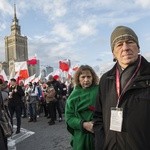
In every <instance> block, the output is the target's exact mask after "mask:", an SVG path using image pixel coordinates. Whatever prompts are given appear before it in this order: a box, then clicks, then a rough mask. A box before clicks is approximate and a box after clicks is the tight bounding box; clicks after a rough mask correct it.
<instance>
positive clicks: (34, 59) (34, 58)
mask: <svg viewBox="0 0 150 150" xmlns="http://www.w3.org/2000/svg"><path fill="white" fill-rule="evenodd" d="M27 63H28V65H36V64H37V58H36V56H34V57H32V58H31V59H29V60H27Z"/></svg>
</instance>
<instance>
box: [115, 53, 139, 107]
mask: <svg viewBox="0 0 150 150" xmlns="http://www.w3.org/2000/svg"><path fill="white" fill-rule="evenodd" d="M140 65H141V55H140V61H139V63H138V67H137V68H136V70H135V72H134V73H133V75H132V76H131V78H130V80H129V81H128V82H127V83H126V85H125V87H124V88H123V90H122V92H120V74H119V70H118V68H117V67H116V90H117V95H118V100H117V106H116V107H118V105H119V102H120V100H121V97H122V96H123V94H124V93H125V90H126V89H127V87H128V86H129V84H130V83H131V82H132V80H133V78H134V77H135V76H136V74H137V72H138V71H139V68H140Z"/></svg>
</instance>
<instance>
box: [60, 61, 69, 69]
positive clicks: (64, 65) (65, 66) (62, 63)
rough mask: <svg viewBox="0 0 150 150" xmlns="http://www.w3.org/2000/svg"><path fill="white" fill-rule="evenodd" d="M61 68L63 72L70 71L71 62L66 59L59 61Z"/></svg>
mask: <svg viewBox="0 0 150 150" xmlns="http://www.w3.org/2000/svg"><path fill="white" fill-rule="evenodd" d="M59 68H60V69H61V70H62V71H69V68H70V62H69V60H68V59H65V60H61V61H59Z"/></svg>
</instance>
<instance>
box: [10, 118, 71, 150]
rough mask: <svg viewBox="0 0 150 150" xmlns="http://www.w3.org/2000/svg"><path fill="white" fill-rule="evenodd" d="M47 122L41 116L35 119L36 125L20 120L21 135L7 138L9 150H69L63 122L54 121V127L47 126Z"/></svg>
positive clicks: (67, 135)
mask: <svg viewBox="0 0 150 150" xmlns="http://www.w3.org/2000/svg"><path fill="white" fill-rule="evenodd" d="M48 121H49V120H48V119H47V118H45V117H43V116H41V117H39V118H37V122H36V123H34V122H31V123H28V118H24V119H22V129H21V133H19V134H17V135H16V134H13V136H12V138H9V142H8V145H9V150H71V147H70V144H69V142H70V134H69V133H68V131H67V130H66V125H65V122H64V121H62V122H58V121H56V124H55V125H52V126H49V125H48V123H47V122H48ZM14 122H15V120H14ZM15 128H16V126H14V132H15Z"/></svg>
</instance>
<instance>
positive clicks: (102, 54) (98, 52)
mask: <svg viewBox="0 0 150 150" xmlns="http://www.w3.org/2000/svg"><path fill="white" fill-rule="evenodd" d="M15 3H16V9H17V18H18V19H19V25H20V26H21V34H22V35H23V36H27V37H28V52H29V57H32V56H34V55H35V54H37V57H38V59H39V60H40V62H41V65H42V66H43V65H44V66H46V65H50V66H52V67H55V68H58V62H59V60H62V59H70V60H71V63H72V65H75V64H79V65H81V64H88V65H90V66H92V67H94V68H95V69H97V70H98V71H99V70H101V71H106V70H107V69H108V68H109V66H111V65H112V64H113V62H112V53H111V48H110V42H109V41H110V34H111V32H112V30H113V29H114V28H115V27H116V26H118V25H126V26H129V27H131V28H132V29H133V30H134V31H135V32H136V33H137V35H138V37H139V41H140V47H141V54H142V55H144V56H145V57H146V58H148V59H149V60H150V0H15ZM13 7H14V0H0V43H1V44H0V61H4V60H5V57H4V54H5V50H4V44H5V43H4V37H5V36H8V35H10V26H11V24H12V19H13V15H14V12H13Z"/></svg>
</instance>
